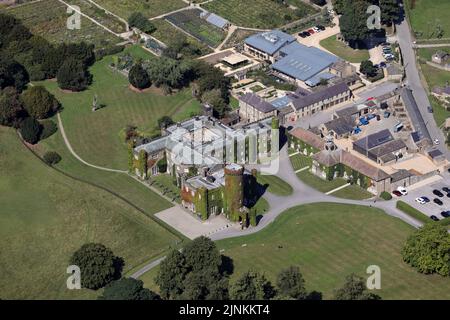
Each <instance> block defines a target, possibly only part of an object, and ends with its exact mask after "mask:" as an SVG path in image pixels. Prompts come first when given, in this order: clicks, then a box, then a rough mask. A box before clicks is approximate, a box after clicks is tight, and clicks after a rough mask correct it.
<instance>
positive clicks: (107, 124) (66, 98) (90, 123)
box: [41, 57, 200, 170]
mask: <svg viewBox="0 0 450 320" xmlns="http://www.w3.org/2000/svg"><path fill="white" fill-rule="evenodd" d="M110 62H111V58H110V57H106V58H104V59H103V60H101V61H100V62H97V63H96V64H95V65H94V66H93V67H92V68H91V73H92V74H93V76H94V82H93V84H92V85H91V86H90V87H89V89H88V90H86V91H83V92H79V93H64V92H62V91H61V90H60V89H59V88H58V86H57V83H56V82H52V81H45V82H43V83H41V84H43V85H45V86H46V87H47V88H48V89H49V90H50V91H51V92H52V93H53V94H54V95H55V96H56V97H57V98H58V99H59V101H60V102H61V104H62V106H63V108H64V110H63V112H62V113H61V116H62V119H63V123H64V127H65V130H66V133H67V136H68V138H69V140H70V141H71V143H72V147H73V148H74V150H75V151H76V152H77V153H78V155H79V156H81V157H82V158H83V159H84V160H86V161H87V162H90V163H92V164H96V165H100V166H106V167H110V168H115V169H124V170H126V168H127V148H126V144H125V142H124V138H123V130H124V129H125V127H126V126H127V125H135V126H137V127H138V128H139V129H140V131H144V132H147V133H148V134H149V135H151V134H154V133H157V132H158V131H159V130H158V129H157V120H158V119H159V118H160V117H161V116H163V115H168V116H171V117H172V118H173V119H174V120H175V121H178V120H182V119H185V118H187V117H189V116H190V114H194V113H197V112H199V110H200V104H199V102H198V101H197V100H196V99H194V98H193V97H192V96H191V92H190V90H189V89H186V90H184V91H182V92H180V93H176V94H173V95H170V96H164V95H162V94H161V93H160V92H159V90H151V91H150V92H146V93H135V92H133V91H131V90H130V89H129V88H128V79H127V78H126V77H124V76H123V75H122V74H120V73H118V72H116V71H114V70H112V69H111V68H109V67H108V64H109V63H110ZM94 95H97V96H98V101H99V103H100V104H104V105H105V108H102V109H100V110H98V111H96V112H92V111H91V105H92V100H93V97H94Z"/></svg>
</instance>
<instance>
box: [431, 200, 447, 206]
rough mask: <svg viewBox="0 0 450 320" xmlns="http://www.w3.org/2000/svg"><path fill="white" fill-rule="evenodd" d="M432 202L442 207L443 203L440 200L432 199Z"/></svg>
mask: <svg viewBox="0 0 450 320" xmlns="http://www.w3.org/2000/svg"><path fill="white" fill-rule="evenodd" d="M433 202H434V203H436V204H437V205H439V206H442V205H443V204H444V203H443V202H442V201H441V200H440V199H438V198H434V199H433Z"/></svg>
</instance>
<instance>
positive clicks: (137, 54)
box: [123, 44, 158, 60]
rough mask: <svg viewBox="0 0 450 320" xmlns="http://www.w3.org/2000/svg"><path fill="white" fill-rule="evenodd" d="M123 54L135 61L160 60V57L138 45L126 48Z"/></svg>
mask: <svg viewBox="0 0 450 320" xmlns="http://www.w3.org/2000/svg"><path fill="white" fill-rule="evenodd" d="M123 53H125V54H129V55H131V56H132V57H133V58H134V59H142V60H154V59H158V57H157V56H155V55H154V54H153V53H151V52H150V51H148V50H146V49H144V48H143V47H141V46H140V45H137V44H134V45H131V46H129V47H126V48H125V49H124V50H123Z"/></svg>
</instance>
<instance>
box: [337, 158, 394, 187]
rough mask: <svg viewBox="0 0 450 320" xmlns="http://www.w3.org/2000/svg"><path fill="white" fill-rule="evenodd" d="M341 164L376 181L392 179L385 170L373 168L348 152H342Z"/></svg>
mask: <svg viewBox="0 0 450 320" xmlns="http://www.w3.org/2000/svg"><path fill="white" fill-rule="evenodd" d="M341 163H342V164H344V165H346V166H348V167H350V168H352V169H354V170H356V171H358V172H360V173H362V174H363V175H365V176H366V177H369V178H370V179H372V180H375V181H381V180H385V179H387V178H389V177H390V176H389V175H388V174H387V173H386V172H384V171H383V170H381V169H379V168H377V167H375V166H372V165H371V164H369V163H367V162H366V161H364V160H362V159H360V158H358V157H357V156H354V155H352V154H351V153H350V152H347V151H342V155H341Z"/></svg>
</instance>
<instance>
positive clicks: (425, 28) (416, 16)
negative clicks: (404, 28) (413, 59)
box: [405, 0, 450, 39]
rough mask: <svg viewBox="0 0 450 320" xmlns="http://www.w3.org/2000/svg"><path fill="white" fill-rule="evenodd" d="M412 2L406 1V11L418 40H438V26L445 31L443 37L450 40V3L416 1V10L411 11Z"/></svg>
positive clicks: (442, 0)
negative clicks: (449, 16) (449, 17)
mask: <svg viewBox="0 0 450 320" xmlns="http://www.w3.org/2000/svg"><path fill="white" fill-rule="evenodd" d="M412 1H413V0H406V2H405V9H406V12H407V14H408V17H409V20H410V22H411V25H412V29H413V30H414V32H416V37H417V38H418V39H430V38H436V27H437V26H438V25H440V26H441V27H442V29H443V30H444V34H443V37H444V38H450V20H449V19H448V13H449V12H450V1H448V0H433V1H430V0H414V2H415V8H414V9H412V10H411V2H412Z"/></svg>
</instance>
